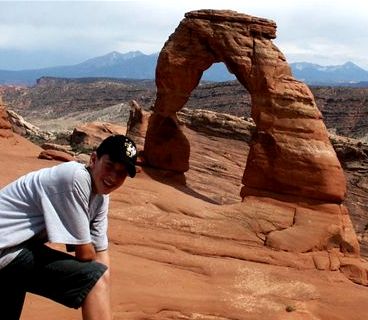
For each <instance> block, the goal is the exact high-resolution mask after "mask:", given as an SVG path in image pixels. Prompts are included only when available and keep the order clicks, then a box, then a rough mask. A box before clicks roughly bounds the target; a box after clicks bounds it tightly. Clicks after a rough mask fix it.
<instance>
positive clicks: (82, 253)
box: [75, 243, 96, 261]
mask: <svg viewBox="0 0 368 320" xmlns="http://www.w3.org/2000/svg"><path fill="white" fill-rule="evenodd" d="M75 257H76V258H77V259H78V260H81V261H91V260H96V250H95V248H94V246H93V245H92V243H87V244H79V245H76V246H75Z"/></svg>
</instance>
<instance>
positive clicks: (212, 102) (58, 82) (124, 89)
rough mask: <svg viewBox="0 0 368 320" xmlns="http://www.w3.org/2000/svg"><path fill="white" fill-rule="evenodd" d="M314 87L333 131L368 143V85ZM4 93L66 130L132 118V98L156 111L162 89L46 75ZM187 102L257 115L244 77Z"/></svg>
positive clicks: (206, 87)
mask: <svg viewBox="0 0 368 320" xmlns="http://www.w3.org/2000/svg"><path fill="white" fill-rule="evenodd" d="M311 90H312V93H313V95H314V97H315V100H316V103H317V106H318V108H319V109H320V110H321V112H322V114H323V118H324V122H325V124H326V126H327V128H329V129H330V131H332V132H335V133H337V134H339V135H344V136H348V137H352V138H359V139H361V140H363V141H367V135H368V100H367V96H368V88H347V87H311ZM0 92H2V95H3V100H4V102H5V103H6V104H7V106H8V108H9V109H12V110H15V111H16V112H17V113H19V114H20V115H22V116H24V117H25V118H26V119H27V120H28V121H30V122H31V123H33V124H35V125H37V126H39V127H40V128H42V129H45V130H51V129H58V130H63V129H65V128H69V129H72V128H73V127H74V126H75V125H76V124H77V123H79V122H81V121H82V122H86V121H94V120H100V121H110V122H121V121H124V122H126V121H127V118H128V115H129V102H130V101H131V100H133V99H134V100H136V101H137V102H138V103H139V105H141V106H142V107H143V108H144V109H146V110H148V109H150V108H151V106H152V105H153V102H154V99H155V94H156V87H155V85H154V82H153V81H148V80H147V81H144V80H141V81H134V80H132V81H126V80H121V81H118V80H111V79H110V80H108V79H105V80H104V79H85V80H67V79H52V78H44V79H42V80H40V81H39V83H38V84H37V85H36V86H34V87H30V88H26V87H18V88H17V87H2V88H1V89H0ZM185 106H186V107H188V108H191V109H208V110H212V111H217V112H223V113H229V114H231V115H236V116H239V117H245V118H249V117H250V116H251V115H250V106H251V101H250V96H249V94H248V92H247V91H246V89H244V87H243V86H241V85H240V84H239V82H238V81H230V82H223V83H201V84H200V85H199V86H198V87H197V88H196V89H195V90H194V91H193V92H192V94H191V96H190V99H189V101H188V102H187V104H186V105H185ZM61 122H62V123H63V125H61V124H60V123H61Z"/></svg>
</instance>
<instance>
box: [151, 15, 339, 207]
mask: <svg viewBox="0 0 368 320" xmlns="http://www.w3.org/2000/svg"><path fill="white" fill-rule="evenodd" d="M275 37H276V24H275V23H274V22H273V21H271V20H266V19H262V18H256V17H252V16H248V15H244V14H240V13H237V12H234V11H224V10H200V11H192V12H188V13H186V14H185V18H184V19H183V20H182V21H181V23H180V24H179V26H178V27H177V29H176V31H175V32H174V33H173V34H172V35H171V36H170V37H169V39H168V41H167V42H166V43H165V45H164V47H163V49H162V51H161V53H160V55H159V59H158V64H157V69H156V85H157V97H156V101H155V105H154V108H153V111H154V112H153V114H152V116H151V118H150V121H149V125H148V129H147V134H146V140H145V146H144V153H145V157H146V161H147V162H148V163H150V164H151V165H153V166H155V167H159V168H163V169H169V170H174V171H181V172H184V171H185V170H188V167H189V165H188V162H189V154H190V146H189V142H188V140H187V139H186V138H185V135H184V134H183V133H182V130H181V128H180V124H179V122H178V121H177V118H176V113H177V112H178V111H179V110H180V109H181V108H182V107H183V105H184V104H185V103H186V102H187V100H188V98H189V96H190V94H191V92H192V90H193V89H194V88H195V87H196V86H197V85H198V83H199V81H200V78H201V76H202V73H203V71H205V70H206V69H208V68H209V67H210V66H211V65H212V64H213V63H216V62H224V63H225V64H226V66H227V68H228V69H229V71H230V72H232V73H233V74H235V75H236V77H237V79H238V80H239V82H240V83H241V84H242V85H243V86H244V87H245V88H246V89H247V90H248V91H249V93H250V95H251V100H252V117H253V119H254V121H255V124H256V132H255V134H254V136H253V140H252V143H251V149H250V153H249V157H248V160H247V164H246V168H245V171H244V175H243V179H242V182H243V184H244V187H243V188H242V191H241V195H242V197H244V196H246V195H249V194H252V193H253V191H254V190H269V191H272V192H277V193H287V194H295V195H298V196H305V197H307V198H314V199H318V200H327V201H332V202H341V201H342V200H343V199H344V197H345V193H346V182H345V178H344V174H343V170H342V168H341V166H340V163H339V161H338V159H337V157H336V154H335V152H334V150H333V148H332V146H331V144H330V142H329V139H328V135H327V130H326V127H325V125H324V123H323V121H322V116H321V113H320V111H319V110H318V108H317V106H316V104H315V101H314V98H313V95H312V93H311V91H310V90H309V88H308V87H307V86H306V85H305V84H304V83H301V82H299V81H297V80H295V79H294V78H293V77H292V74H291V70H290V68H289V66H288V63H287V62H286V59H285V57H284V55H283V54H282V53H281V52H280V50H279V49H278V48H277V47H276V46H275V45H274V44H273V42H272V39H274V38H275Z"/></svg>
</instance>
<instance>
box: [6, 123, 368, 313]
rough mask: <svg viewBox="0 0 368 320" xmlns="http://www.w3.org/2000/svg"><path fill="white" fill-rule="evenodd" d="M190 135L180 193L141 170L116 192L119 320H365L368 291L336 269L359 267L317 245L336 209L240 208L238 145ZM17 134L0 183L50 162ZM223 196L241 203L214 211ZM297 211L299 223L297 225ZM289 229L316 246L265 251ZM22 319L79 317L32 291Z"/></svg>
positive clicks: (267, 202) (113, 225) (113, 234)
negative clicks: (188, 157)
mask: <svg viewBox="0 0 368 320" xmlns="http://www.w3.org/2000/svg"><path fill="white" fill-rule="evenodd" d="M186 134H187V135H188V136H189V138H190V141H191V142H192V143H193V145H195V146H198V147H197V148H196V150H195V152H194V153H193V154H192V155H191V160H190V161H191V169H190V170H189V171H188V172H187V173H186V174H185V177H186V180H187V186H183V185H182V184H181V179H180V177H179V176H176V175H172V174H171V175H170V173H169V172H167V171H158V170H153V169H148V168H144V170H142V171H141V172H140V173H138V175H137V177H136V178H134V179H130V180H128V181H127V183H126V184H125V185H124V186H122V187H121V188H120V189H119V190H118V191H116V192H115V193H114V194H113V195H112V203H111V211H110V233H109V238H110V244H111V248H110V250H111V255H112V265H113V267H112V286H113V287H112V301H113V313H114V319H115V320H119V319H121V320H123V319H137V320H138V319H206V320H207V319H211V320H213V319H221V320H225V319H244V320H245V319H280V320H284V319H293V320H295V319H303V320H304V319H326V320H330V319H341V320H342V319H349V320H358V319H359V320H360V319H364V317H365V315H366V313H367V312H368V306H367V304H366V300H367V298H368V288H367V287H365V286H362V285H357V284H354V283H353V282H352V281H350V280H348V278H347V277H346V276H345V275H344V274H343V273H342V272H341V271H340V269H342V268H344V266H348V265H349V262H354V261H355V262H358V261H359V259H357V258H347V257H343V255H342V254H341V253H340V252H339V250H338V249H337V248H336V246H335V245H336V243H337V242H338V241H339V240H338V239H337V242H336V243H335V244H334V241H332V242H331V243H330V244H331V248H330V249H329V250H322V249H320V248H318V244H317V242H318V241H316V239H323V237H324V236H327V235H329V234H330V233H329V232H332V233H333V232H335V231H336V230H333V229H334V228H336V226H337V224H338V222H336V221H335V220H333V221H329V217H332V216H333V215H334V214H335V213H333V212H332V211H333V210H332V211H331V212H330V213H328V208H323V206H321V207H320V208H319V209H318V208H316V207H315V208H314V209H315V210H317V211H318V210H324V211H326V209H327V211H326V212H324V215H319V214H318V212H317V211H316V212H315V215H311V216H309V218H308V217H305V216H304V218H303V212H305V211H307V209H306V208H305V205H303V204H301V205H299V204H298V203H291V202H289V203H287V204H285V203H283V202H280V201H277V200H272V199H267V198H249V199H247V201H246V202H245V203H241V202H240V197H239V196H238V195H239V190H240V179H241V174H242V171H243V168H244V163H243V162H242V161H241V159H243V157H244V156H246V148H244V145H243V144H244V143H245V142H241V141H239V140H225V139H221V138H216V137H206V136H204V135H201V134H198V133H195V132H191V131H189V130H188V131H186ZM16 137H17V143H16V144H11V143H8V140H5V141H4V140H2V141H1V145H2V151H1V153H0V163H1V165H2V166H5V167H6V168H7V170H6V172H5V175H4V174H3V175H1V177H0V183H1V185H4V184H5V183H7V182H9V181H10V180H12V179H13V178H15V177H17V176H19V175H20V174H22V173H25V172H27V171H28V170H31V169H37V168H40V167H45V166H50V165H52V164H56V162H50V161H45V160H39V159H37V155H38V154H39V152H40V150H41V149H40V148H39V147H37V146H34V145H32V144H31V143H29V142H28V141H26V140H25V139H23V138H21V137H18V136H16ZM225 141H226V151H225V150H223V149H222V148H224V145H225ZM220 148H221V149H220ZM225 152H226V153H225ZM227 153H228V154H230V155H231V157H229V156H226V154H227ZM204 156H206V157H204ZM15 157H16V158H17V160H18V161H16V162H15V161H14V158H15ZM219 164H221V166H219ZM231 181H238V185H236V184H232V183H231ZM226 182H227V183H226ZM223 183H225V184H223ZM200 186H201V187H200ZM224 186H225V187H224ZM220 198H222V199H223V201H226V200H229V199H231V198H233V199H234V201H236V198H237V199H238V202H237V203H234V204H228V205H218V204H216V203H219V201H220V200H221V199H220ZM330 209H333V208H330ZM295 211H300V213H301V215H300V221H295V222H294V221H293V219H294V218H293V217H294V215H295ZM324 221H327V222H329V223H330V222H331V223H332V225H331V227H332V230H331V229H330V228H329V227H327V228H324V227H323V223H324ZM303 225H304V227H303ZM292 228H297V229H299V231H300V232H298V234H299V235H300V236H299V238H298V237H297V238H295V239H291V241H290V242H291V243H290V244H292V245H293V246H295V247H296V248H299V249H300V248H301V249H302V250H299V251H304V250H305V248H304V249H303V248H302V246H304V241H301V242H299V239H301V237H302V236H303V235H304V236H305V241H306V242H307V243H310V244H311V245H312V246H314V247H315V248H314V249H313V250H312V251H309V252H291V251H285V250H279V249H271V248H270V247H268V246H267V245H265V240H266V239H267V238H269V235H271V234H273V233H274V234H277V232H282V230H285V231H286V232H287V230H288V229H292ZM311 233H313V236H311ZM298 243H299V244H298ZM349 259H350V260H349ZM352 269H354V268H352ZM22 319H27V320H33V319H50V320H53V319H55V320H56V319H58V320H63V319H65V320H73V319H80V313H79V311H76V310H70V309H65V308H64V307H62V306H60V305H57V304H55V303H53V302H50V301H48V300H45V299H43V298H40V297H36V296H33V295H28V296H27V299H26V304H25V307H24V313H23V316H22Z"/></svg>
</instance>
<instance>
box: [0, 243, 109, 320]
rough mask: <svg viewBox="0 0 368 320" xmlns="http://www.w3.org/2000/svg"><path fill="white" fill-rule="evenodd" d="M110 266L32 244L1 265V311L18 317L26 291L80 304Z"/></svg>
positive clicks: (12, 317)
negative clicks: (7, 262)
mask: <svg viewBox="0 0 368 320" xmlns="http://www.w3.org/2000/svg"><path fill="white" fill-rule="evenodd" d="M106 270H107V266H105V265H104V264H102V263H99V262H96V261H87V262H84V261H79V260H77V259H76V258H75V257H74V256H71V255H69V254H67V253H64V252H61V251H57V250H54V249H51V248H50V247H48V246H46V245H44V244H32V245H28V246H27V247H25V248H24V249H23V250H22V251H21V252H20V253H19V254H18V256H17V257H16V258H15V259H14V260H13V261H11V262H10V263H9V264H8V265H7V266H5V267H4V268H3V269H0V306H1V312H2V314H8V315H9V318H7V319H18V318H19V316H20V313H21V310H22V306H23V302H24V297H25V293H26V292H31V293H34V294H37V295H41V296H43V297H46V298H49V299H52V300H54V301H56V302H59V303H61V304H63V305H65V306H67V307H71V308H79V307H80V306H81V305H82V303H83V301H84V299H85V297H86V296H87V294H88V293H89V291H90V290H91V289H92V288H93V286H94V285H95V284H96V282H97V281H98V279H99V278H100V277H101V276H102V275H103V274H104V272H105V271H106ZM7 311H9V313H8V312H7ZM3 312H5V313H3ZM11 314H12V315H13V316H10V315H11Z"/></svg>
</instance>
